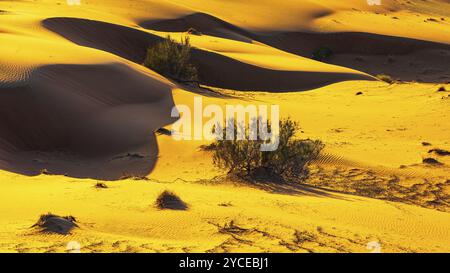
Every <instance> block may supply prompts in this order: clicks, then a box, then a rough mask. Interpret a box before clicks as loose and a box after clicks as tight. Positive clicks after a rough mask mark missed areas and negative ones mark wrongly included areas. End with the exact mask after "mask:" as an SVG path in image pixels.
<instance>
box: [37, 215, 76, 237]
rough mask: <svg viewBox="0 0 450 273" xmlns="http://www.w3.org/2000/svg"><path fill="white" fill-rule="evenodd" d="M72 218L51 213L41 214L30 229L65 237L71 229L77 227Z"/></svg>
mask: <svg viewBox="0 0 450 273" xmlns="http://www.w3.org/2000/svg"><path fill="white" fill-rule="evenodd" d="M76 222H77V221H76V219H75V217H73V216H63V217H61V216H58V215H55V214H52V213H50V212H49V213H47V214H43V215H41V216H40V217H39V220H38V221H37V222H36V224H34V225H33V226H32V227H36V228H39V229H40V231H41V232H45V233H57V234H62V235H67V234H69V233H70V231H72V229H74V228H76V227H78V225H77V224H76Z"/></svg>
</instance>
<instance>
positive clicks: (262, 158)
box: [204, 119, 324, 181]
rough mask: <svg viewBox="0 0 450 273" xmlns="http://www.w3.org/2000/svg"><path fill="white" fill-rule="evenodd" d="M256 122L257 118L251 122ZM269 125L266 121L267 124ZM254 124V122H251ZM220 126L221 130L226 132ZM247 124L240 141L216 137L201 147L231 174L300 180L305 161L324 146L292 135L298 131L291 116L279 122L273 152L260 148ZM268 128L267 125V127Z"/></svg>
mask: <svg viewBox="0 0 450 273" xmlns="http://www.w3.org/2000/svg"><path fill="white" fill-rule="evenodd" d="M252 122H257V121H252ZM267 124H269V123H267ZM229 126H234V129H235V130H234V132H235V133H236V132H237V131H236V129H237V128H238V127H239V126H242V125H241V124H236V121H234V120H231V121H228V126H227V127H229ZM251 126H255V124H251ZM227 127H225V128H223V132H224V134H225V132H226V131H227ZM249 127H250V126H247V127H246V128H245V129H246V136H245V138H244V139H243V140H237V138H236V137H234V139H235V140H226V138H225V135H224V138H223V140H216V141H215V142H214V143H213V144H211V145H209V146H207V147H204V149H205V150H208V151H212V152H213V153H214V156H213V160H214V164H215V165H216V166H217V167H219V168H222V169H225V170H227V171H228V172H229V173H230V174H236V175H239V176H241V177H242V176H243V177H244V178H252V177H255V176H259V175H269V176H271V177H276V178H281V179H282V180H284V181H290V180H296V179H302V178H306V177H307V174H308V172H307V166H308V164H309V163H310V162H311V161H312V160H314V159H316V158H317V156H318V155H319V154H320V151H321V150H322V149H323V147H324V145H323V143H322V142H321V141H319V140H309V139H307V140H299V139H295V138H294V137H295V135H296V133H297V132H298V130H299V125H298V123H297V122H295V121H292V120H291V119H284V120H281V121H280V131H279V146H278V149H277V150H275V151H272V152H265V151H261V149H260V148H261V144H264V143H265V141H262V140H251V139H250V138H249V134H248V132H249V130H248V129H249ZM268 127H269V128H268V129H269V130H270V126H268Z"/></svg>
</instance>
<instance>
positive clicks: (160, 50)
mask: <svg viewBox="0 0 450 273" xmlns="http://www.w3.org/2000/svg"><path fill="white" fill-rule="evenodd" d="M191 49H192V47H191V43H190V40H189V37H184V38H182V39H181V41H180V43H177V42H176V41H175V40H173V39H172V38H171V37H170V36H167V38H166V39H165V40H164V41H162V42H160V43H158V44H157V45H155V46H153V47H150V48H149V49H148V50H147V56H146V58H145V61H144V66H146V67H147V68H150V69H152V70H154V71H156V72H158V73H160V74H161V75H163V76H165V77H168V78H170V79H172V80H175V81H178V82H198V74H197V68H196V67H195V66H194V65H193V64H192V63H191V60H190V59H191Z"/></svg>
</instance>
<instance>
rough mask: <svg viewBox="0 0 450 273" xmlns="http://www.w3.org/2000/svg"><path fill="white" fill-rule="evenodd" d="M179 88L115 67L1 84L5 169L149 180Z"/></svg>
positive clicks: (60, 71) (61, 71) (1, 162)
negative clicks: (157, 133)
mask: <svg viewBox="0 0 450 273" xmlns="http://www.w3.org/2000/svg"><path fill="white" fill-rule="evenodd" d="M171 88H172V87H171V85H169V84H166V83H164V82H161V81H160V80H158V79H155V78H153V77H152V76H150V75H148V74H146V73H143V72H140V71H137V70H134V69H131V68H130V67H128V66H126V65H124V64H119V63H114V64H104V65H47V66H43V67H40V68H37V69H36V70H34V71H32V72H31V74H30V76H29V79H28V80H27V81H26V82H23V83H20V84H17V85H16V86H1V85H0V90H1V92H0V168H1V169H4V170H7V171H11V172H15V173H20V174H24V175H31V176H34V175H39V174H41V173H43V174H47V175H67V176H70V177H77V178H95V179H101V180H117V179H120V178H121V177H125V176H145V175H148V174H149V173H150V172H151V171H152V169H153V167H154V165H155V163H156V160H157V156H158V145H157V142H156V136H155V131H156V130H157V129H158V128H161V127H163V126H166V125H168V124H171V123H173V122H174V121H175V119H173V118H171V117H170V113H171V110H172V107H173V106H174V102H173V98H172V92H171V91H172V89H171Z"/></svg>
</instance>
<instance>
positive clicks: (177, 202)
mask: <svg viewBox="0 0 450 273" xmlns="http://www.w3.org/2000/svg"><path fill="white" fill-rule="evenodd" d="M156 207H157V208H159V209H171V210H186V209H188V205H187V204H186V203H185V202H184V201H183V200H181V198H180V197H178V196H177V195H176V194H175V193H173V192H170V191H164V192H162V193H161V194H160V195H159V196H158V198H157V199H156Z"/></svg>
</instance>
